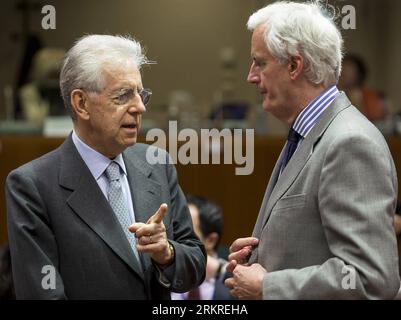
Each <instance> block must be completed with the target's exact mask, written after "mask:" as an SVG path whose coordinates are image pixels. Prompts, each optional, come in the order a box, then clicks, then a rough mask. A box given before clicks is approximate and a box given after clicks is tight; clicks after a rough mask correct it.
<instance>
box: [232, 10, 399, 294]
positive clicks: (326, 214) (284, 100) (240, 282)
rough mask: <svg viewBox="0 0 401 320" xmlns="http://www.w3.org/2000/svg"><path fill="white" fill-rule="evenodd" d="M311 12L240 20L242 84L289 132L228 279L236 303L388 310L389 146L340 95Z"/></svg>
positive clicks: (335, 66) (332, 59) (337, 57)
mask: <svg viewBox="0 0 401 320" xmlns="http://www.w3.org/2000/svg"><path fill="white" fill-rule="evenodd" d="M322 10H324V8H321V7H319V4H318V3H294V2H277V3H274V4H271V5H268V6H266V7H264V8H262V9H260V10H259V11H257V12H255V13H254V14H253V15H252V16H251V17H250V18H249V20H248V28H249V29H250V30H252V31H253V34H252V45H251V56H252V59H253V61H252V65H251V67H250V71H249V75H248V81H249V82H250V83H253V84H255V86H256V87H257V89H258V90H259V92H260V93H261V95H262V98H263V108H264V109H265V110H266V111H268V112H270V113H272V114H273V115H274V116H275V117H276V118H278V119H279V120H281V121H282V122H284V123H286V124H288V126H289V127H290V128H289V135H288V139H287V143H286V145H285V147H284V149H283V152H282V154H281V155H280V158H279V159H278V161H277V163H276V166H275V168H274V170H273V173H272V174H271V176H270V180H269V183H268V185H267V189H266V193H265V196H264V198H263V202H262V206H261V209H260V212H259V216H258V219H257V221H256V224H255V227H254V230H253V234H252V237H249V238H241V239H237V240H236V241H234V243H233V244H232V246H231V254H230V256H229V260H230V265H229V267H228V270H230V271H233V277H232V278H230V279H228V280H226V284H227V286H228V287H229V288H230V289H231V292H232V293H233V294H234V295H235V296H237V297H239V298H241V299H392V298H394V296H395V295H396V294H397V291H398V289H399V287H400V278H399V274H398V255H397V246H396V238H395V232H394V226H393V221H394V220H393V218H394V210H395V206H396V199H397V175H396V172H395V166H394V163H393V159H392V157H391V154H390V151H389V149H388V146H387V144H386V140H385V139H384V137H383V136H382V135H381V133H380V132H379V131H378V130H377V128H376V127H375V126H374V125H373V124H372V123H371V122H369V121H368V120H367V119H366V117H365V116H363V115H362V114H361V113H360V112H359V111H358V110H357V108H355V107H354V106H353V105H352V104H351V102H350V101H349V99H348V98H347V96H346V95H345V94H344V93H342V92H339V91H338V89H337V87H336V84H337V82H338V79H339V75H340V73H341V58H342V42H343V41H342V37H341V34H340V32H339V30H338V29H337V28H336V26H335V24H334V22H333V21H331V20H330V19H329V18H328V17H327V15H325V14H324V13H323V12H322Z"/></svg>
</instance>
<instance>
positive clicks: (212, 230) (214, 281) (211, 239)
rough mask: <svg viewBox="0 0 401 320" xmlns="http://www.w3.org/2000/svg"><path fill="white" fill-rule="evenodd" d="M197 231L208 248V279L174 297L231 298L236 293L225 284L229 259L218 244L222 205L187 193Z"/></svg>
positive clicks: (196, 298) (186, 298) (181, 298)
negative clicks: (220, 253)
mask: <svg viewBox="0 0 401 320" xmlns="http://www.w3.org/2000/svg"><path fill="white" fill-rule="evenodd" d="M186 198H187V202H188V208H189V211H190V213H191V217H192V223H193V227H194V231H195V233H196V235H197V236H198V237H199V239H200V240H201V241H202V243H203V245H204V246H205V249H206V252H207V264H206V278H205V281H204V282H203V283H202V284H201V285H200V286H199V287H198V288H195V289H193V290H192V291H190V292H185V293H175V292H172V293H171V299H172V300H231V299H233V298H234V297H233V296H232V295H230V291H229V290H228V288H227V287H225V286H224V280H225V279H226V278H227V277H229V274H228V273H227V272H226V266H227V260H224V259H223V258H221V257H219V256H218V254H217V248H218V247H219V243H220V239H221V236H222V233H223V214H222V211H221V209H220V207H219V206H217V205H216V204H215V203H213V202H212V201H209V200H206V199H204V198H202V197H198V196H194V195H187V197H186Z"/></svg>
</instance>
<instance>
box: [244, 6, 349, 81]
mask: <svg viewBox="0 0 401 320" xmlns="http://www.w3.org/2000/svg"><path fill="white" fill-rule="evenodd" d="M323 10H324V8H322V6H321V5H320V3H319V1H314V2H309V3H295V2H287V1H280V2H276V3H274V4H271V5H268V6H266V7H264V8H262V9H260V10H258V11H256V12H255V13H254V14H252V15H251V16H250V17H249V20H248V24H247V27H248V29H249V30H251V31H253V30H255V29H256V28H257V27H258V26H260V25H262V26H264V27H265V28H266V29H265V31H264V40H265V43H266V46H267V48H268V50H269V51H270V53H271V55H272V56H273V57H274V58H276V59H277V61H278V62H279V63H281V64H285V63H287V62H288V61H289V59H290V58H291V57H292V56H294V55H296V54H300V55H301V56H302V57H303V59H304V75H305V76H306V78H307V79H308V80H309V81H311V82H312V83H314V84H321V83H323V84H324V85H325V86H329V85H332V84H336V83H337V82H338V79H339V77H340V74H341V60H342V55H343V54H342V47H343V39H342V36H341V33H340V31H339V30H338V29H337V27H336V25H335V23H334V20H333V19H334V17H332V18H330V17H328V16H327V14H326V15H324V13H323Z"/></svg>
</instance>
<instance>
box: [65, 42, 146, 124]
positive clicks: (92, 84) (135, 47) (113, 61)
mask: <svg viewBox="0 0 401 320" xmlns="http://www.w3.org/2000/svg"><path fill="white" fill-rule="evenodd" d="M130 63H134V64H135V65H136V66H137V67H138V69H140V68H141V66H142V65H144V64H149V63H150V61H148V59H147V58H146V56H145V54H144V52H143V50H142V47H141V45H140V43H139V42H138V41H136V40H135V39H133V38H131V37H129V36H111V35H86V36H83V37H82V38H80V39H78V40H77V41H76V42H75V44H74V46H73V47H72V48H71V49H70V50H69V51H68V52H67V54H66V57H65V59H64V63H63V66H62V69H61V73H60V90H61V95H62V97H63V100H64V104H65V107H66V108H67V109H68V110H69V111H70V114H71V116H72V118H73V119H74V118H75V115H74V112H73V109H72V106H71V97H70V96H71V92H72V91H73V90H74V89H85V90H88V91H92V92H100V91H101V90H102V89H103V88H104V85H105V83H104V77H103V70H104V68H105V67H106V66H110V65H111V66H116V67H122V68H124V67H125V66H126V65H128V64H130Z"/></svg>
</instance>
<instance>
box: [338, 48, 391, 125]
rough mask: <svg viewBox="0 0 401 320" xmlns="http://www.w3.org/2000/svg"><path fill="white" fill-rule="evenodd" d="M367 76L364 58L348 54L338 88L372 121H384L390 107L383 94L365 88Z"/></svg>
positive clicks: (344, 60)
mask: <svg viewBox="0 0 401 320" xmlns="http://www.w3.org/2000/svg"><path fill="white" fill-rule="evenodd" d="M367 76H368V69H367V66H366V64H365V62H364V61H363V60H362V58H360V57H359V56H357V55H353V54H348V55H346V56H345V57H344V59H343V67H342V73H341V77H340V80H339V84H338V87H339V88H340V89H341V90H343V91H345V93H346V94H347V96H348V97H349V98H350V100H351V102H352V104H353V105H354V106H359V107H360V111H361V112H362V113H363V114H364V115H365V116H366V117H367V118H368V119H369V120H370V121H372V122H374V121H378V120H384V119H385V118H386V117H387V115H388V106H387V105H386V102H385V99H384V96H383V94H382V93H380V92H378V91H375V90H373V89H371V88H368V87H366V86H365V81H366V79H367Z"/></svg>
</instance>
